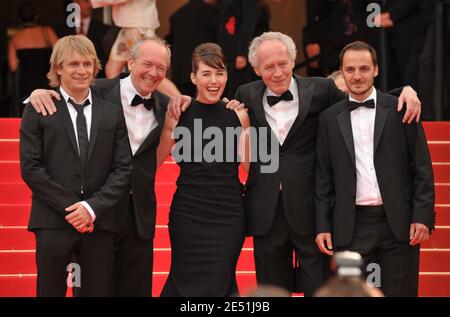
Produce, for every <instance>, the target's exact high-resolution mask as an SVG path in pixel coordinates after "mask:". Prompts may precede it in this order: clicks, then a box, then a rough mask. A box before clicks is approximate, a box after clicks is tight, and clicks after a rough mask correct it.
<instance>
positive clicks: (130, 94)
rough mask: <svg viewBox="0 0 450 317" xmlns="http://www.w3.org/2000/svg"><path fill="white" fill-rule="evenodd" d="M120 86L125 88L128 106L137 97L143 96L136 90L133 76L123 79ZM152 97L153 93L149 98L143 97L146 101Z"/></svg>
mask: <svg viewBox="0 0 450 317" xmlns="http://www.w3.org/2000/svg"><path fill="white" fill-rule="evenodd" d="M120 84H121V85H122V86H123V87H124V88H125V92H126V98H127V104H128V105H130V104H131V101H132V100H133V98H134V96H135V95H139V96H141V94H140V93H139V92H138V91H137V90H136V88H135V87H134V85H133V82H132V81H131V75H128V76H127V77H125V78H123V79H121V80H120ZM151 96H152V93H150V94H148V95H147V96H141V97H142V98H144V99H148V98H150V97H151Z"/></svg>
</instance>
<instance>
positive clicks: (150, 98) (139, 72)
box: [30, 39, 190, 297]
mask: <svg viewBox="0 0 450 317" xmlns="http://www.w3.org/2000/svg"><path fill="white" fill-rule="evenodd" d="M169 65H170V49H169V47H168V46H167V45H166V44H165V43H164V42H163V41H161V40H158V39H144V40H141V41H138V42H136V43H135V45H134V46H133V48H132V49H131V56H130V60H129V61H128V68H129V69H130V72H131V74H130V75H129V76H120V77H117V78H115V79H98V80H96V81H95V85H93V86H92V87H91V89H92V90H93V93H94V94H95V95H96V96H99V97H100V98H102V99H104V100H106V101H108V102H111V103H114V104H116V105H118V106H120V107H122V109H123V113H124V115H125V120H126V125H127V130H128V139H129V149H130V150H129V151H130V152H131V154H132V156H133V158H132V167H133V169H132V173H131V184H130V187H129V190H128V191H127V193H126V194H125V196H124V197H123V199H122V200H121V202H120V203H119V206H120V207H119V209H121V210H123V211H128V212H126V214H124V218H123V219H121V221H120V224H121V228H120V231H119V234H117V236H116V239H115V258H114V271H113V286H112V295H113V296H139V297H145V296H151V294H152V271H153V238H154V235H155V223H156V195H155V173H156V168H157V165H158V164H157V147H158V144H159V137H160V134H161V129H162V127H163V125H164V124H163V123H164V116H165V112H166V109H167V104H168V102H169V98H168V97H167V96H166V95H164V94H162V93H160V92H158V91H157V90H156V88H157V87H158V85H159V84H160V83H161V81H162V80H163V79H164V78H165V76H166V72H167V69H168V68H169ZM50 96H53V97H55V98H59V94H58V93H56V92H54V91H51V90H38V91H34V92H33V93H32V95H31V96H30V101H31V103H32V104H33V106H34V108H35V110H36V111H37V112H41V113H43V115H46V114H47V112H48V113H49V114H50V115H52V114H53V113H54V111H55V110H56V109H55V108H54V105H53V104H52V103H51V102H49V97H50ZM187 101H189V102H190V98H189V97H186V96H181V97H178V98H177V101H174V103H175V104H177V103H179V104H182V103H185V102H187ZM161 161H162V159H160V160H159V161H158V162H159V163H161Z"/></svg>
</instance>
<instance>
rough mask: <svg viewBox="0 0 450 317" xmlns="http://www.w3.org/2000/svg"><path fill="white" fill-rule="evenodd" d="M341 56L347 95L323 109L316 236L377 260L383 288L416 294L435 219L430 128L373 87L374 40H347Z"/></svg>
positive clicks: (323, 243) (323, 245)
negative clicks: (423, 247) (423, 249)
mask: <svg viewBox="0 0 450 317" xmlns="http://www.w3.org/2000/svg"><path fill="white" fill-rule="evenodd" d="M340 59H341V72H342V75H343V77H344V80H345V83H346V85H347V88H348V90H349V97H348V98H346V99H345V100H342V101H341V102H339V103H337V104H335V105H334V106H332V107H331V108H329V109H327V110H326V111H324V112H323V113H322V114H321V115H320V117H319V132H318V139H317V158H316V178H315V180H316V182H315V188H316V194H315V208H316V210H315V213H316V233H317V237H316V243H317V245H318V247H319V249H320V250H321V251H322V252H323V253H325V254H329V255H331V254H332V251H331V250H334V251H341V250H350V251H356V252H358V253H360V254H361V255H362V256H363V259H364V262H365V263H364V264H365V267H368V265H369V264H372V263H374V264H377V265H379V268H380V273H381V280H380V279H377V280H378V281H380V282H381V285H380V286H381V289H382V291H383V292H384V294H385V295H386V296H417V293H418V277H419V255H420V254H419V253H420V242H423V241H426V240H427V239H428V237H429V234H430V231H431V229H433V228H434V221H435V219H434V181H433V169H432V165H431V159H430V154H429V151H428V147H427V141H426V138H425V133H424V131H423V127H422V124H421V123H420V122H419V123H412V124H411V125H405V124H403V123H402V113H399V112H397V111H396V107H397V98H394V97H392V96H389V95H386V94H383V93H381V92H379V91H377V90H376V89H375V88H374V86H373V82H374V78H375V77H376V76H377V75H378V65H377V57H376V52H375V50H374V49H373V48H372V47H371V46H370V45H368V44H366V43H364V42H354V43H351V44H348V45H347V46H346V47H344V49H343V50H342V52H341V55H340ZM377 286H379V285H377Z"/></svg>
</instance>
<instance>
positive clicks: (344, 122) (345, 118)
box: [336, 103, 356, 166]
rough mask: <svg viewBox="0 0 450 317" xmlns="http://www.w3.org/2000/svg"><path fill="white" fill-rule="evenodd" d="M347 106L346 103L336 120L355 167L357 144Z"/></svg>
mask: <svg viewBox="0 0 450 317" xmlns="http://www.w3.org/2000/svg"><path fill="white" fill-rule="evenodd" d="M346 105H347V104H346V103H345V105H344V106H343V108H342V109H341V110H340V111H339V112H338V114H337V116H336V119H337V121H338V126H339V130H341V133H342V137H343V138H344V142H345V145H346V147H347V151H348V153H349V154H350V157H351V159H352V162H353V166H356V163H355V143H354V141H353V131H352V121H351V119H350V112H349V111H348V109H347V107H346Z"/></svg>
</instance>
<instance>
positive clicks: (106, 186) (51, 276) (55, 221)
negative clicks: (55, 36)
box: [20, 35, 131, 296]
mask: <svg viewBox="0 0 450 317" xmlns="http://www.w3.org/2000/svg"><path fill="white" fill-rule="evenodd" d="M86 52H88V53H86ZM50 64H51V67H50V72H49V78H50V81H51V83H50V84H51V85H52V86H53V87H59V92H60V93H61V95H62V97H63V99H62V100H60V101H57V102H56V105H55V106H56V108H57V109H58V110H59V111H58V113H57V114H55V115H54V116H51V117H43V116H41V115H38V114H37V113H36V112H35V111H34V109H33V108H32V106H31V104H28V105H27V106H26V107H25V111H24V115H23V118H22V124H21V129H20V163H21V172H22V177H23V179H24V181H25V182H26V183H27V185H28V186H29V187H30V188H31V190H32V193H33V195H32V206H31V215H30V220H29V225H28V230H30V231H33V232H34V234H35V237H36V265H37V272H38V278H37V295H38V296H65V294H66V289H67V286H66V278H67V272H66V269H67V266H68V264H69V263H70V262H71V260H72V257H73V256H75V259H76V261H77V264H79V266H80V269H81V272H80V273H81V276H80V277H81V281H80V283H81V285H80V286H81V287H80V289H79V290H78V291H77V294H78V295H79V296H107V295H108V292H109V287H110V283H111V269H112V263H113V249H114V232H116V231H117V229H118V227H117V221H118V220H119V219H120V218H121V215H120V214H121V213H123V212H122V211H121V210H120V209H118V208H117V207H118V203H119V201H120V199H121V198H122V197H123V194H124V192H125V191H126V189H127V187H128V184H129V176H130V173H131V166H130V159H131V155H130V154H129V151H128V144H127V143H128V142H127V133H126V126H125V119H124V116H123V113H122V111H121V109H120V107H117V106H115V105H113V104H109V103H106V102H105V101H103V100H101V99H99V98H97V97H96V96H95V95H91V91H90V89H89V86H90V84H91V83H92V81H93V78H94V77H95V75H96V73H97V72H98V68H99V61H98V58H97V55H96V53H95V48H94V46H93V44H92V42H91V41H89V40H88V39H87V38H86V37H85V36H79V35H76V36H67V37H64V38H62V39H60V40H59V41H58V42H57V43H56V45H55V47H54V49H53V53H52V57H51V60H50ZM94 226H95V229H94ZM78 272H79V271H78Z"/></svg>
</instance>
